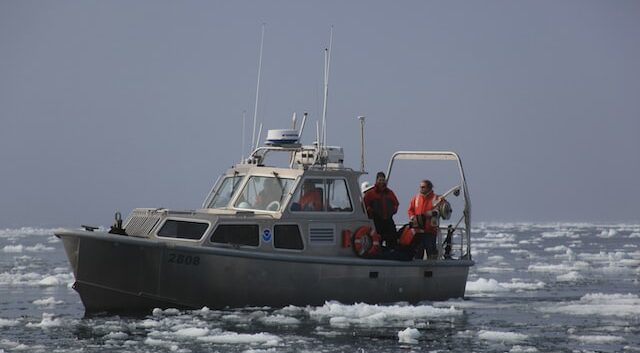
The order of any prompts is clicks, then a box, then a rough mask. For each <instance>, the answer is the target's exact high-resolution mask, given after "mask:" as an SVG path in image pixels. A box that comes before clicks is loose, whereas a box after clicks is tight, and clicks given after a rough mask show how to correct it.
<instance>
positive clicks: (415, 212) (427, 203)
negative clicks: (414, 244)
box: [407, 179, 442, 259]
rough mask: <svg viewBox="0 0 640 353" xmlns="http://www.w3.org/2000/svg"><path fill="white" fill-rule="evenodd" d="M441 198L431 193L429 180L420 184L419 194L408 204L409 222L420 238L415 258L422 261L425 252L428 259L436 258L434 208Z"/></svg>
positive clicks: (435, 216)
mask: <svg viewBox="0 0 640 353" xmlns="http://www.w3.org/2000/svg"><path fill="white" fill-rule="evenodd" d="M441 199H442V198H441V197H440V196H438V195H436V194H435V193H434V192H433V184H432V183H431V181H429V180H426V179H425V180H423V181H421V182H420V192H419V193H418V194H417V195H416V196H414V197H413V198H412V199H411V202H410V203H409V210H408V211H407V213H408V214H409V220H410V221H411V226H412V227H413V228H415V230H416V237H420V238H422V239H420V240H421V241H420V242H418V249H417V251H416V258H419V259H422V256H423V251H424V250H426V251H427V257H428V258H429V259H437V258H438V249H437V247H436V238H437V235H438V218H437V217H438V214H437V210H436V206H437V205H438V203H439V202H440V200H441Z"/></svg>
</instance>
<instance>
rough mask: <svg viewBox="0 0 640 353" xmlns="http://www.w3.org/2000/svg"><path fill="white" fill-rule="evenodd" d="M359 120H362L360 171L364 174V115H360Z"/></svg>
mask: <svg viewBox="0 0 640 353" xmlns="http://www.w3.org/2000/svg"><path fill="white" fill-rule="evenodd" d="M358 120H360V171H361V172H363V173H364V115H360V116H359V117H358Z"/></svg>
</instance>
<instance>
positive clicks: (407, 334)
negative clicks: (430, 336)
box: [398, 327, 420, 344]
mask: <svg viewBox="0 0 640 353" xmlns="http://www.w3.org/2000/svg"><path fill="white" fill-rule="evenodd" d="M419 337H420V331H418V330H417V329H415V328H410V327H407V328H406V329H404V330H402V331H399V332H398V342H400V343H409V344H416V343H418V338H419Z"/></svg>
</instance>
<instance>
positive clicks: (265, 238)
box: [262, 228, 271, 241]
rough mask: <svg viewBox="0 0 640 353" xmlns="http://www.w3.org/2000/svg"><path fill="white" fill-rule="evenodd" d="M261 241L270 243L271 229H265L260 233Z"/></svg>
mask: <svg viewBox="0 0 640 353" xmlns="http://www.w3.org/2000/svg"><path fill="white" fill-rule="evenodd" d="M262 240H263V241H271V229H269V228H266V229H265V230H263V231H262Z"/></svg>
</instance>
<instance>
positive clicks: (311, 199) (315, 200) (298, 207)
mask: <svg viewBox="0 0 640 353" xmlns="http://www.w3.org/2000/svg"><path fill="white" fill-rule="evenodd" d="M300 185H301V186H300V187H299V188H298V190H297V191H296V193H295V194H294V195H293V199H292V200H294V201H293V202H292V203H291V207H290V209H291V211H294V212H320V211H324V210H325V207H324V205H325V200H324V197H325V192H324V191H325V185H324V179H315V178H307V179H304V180H303V181H302V183H300Z"/></svg>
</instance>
